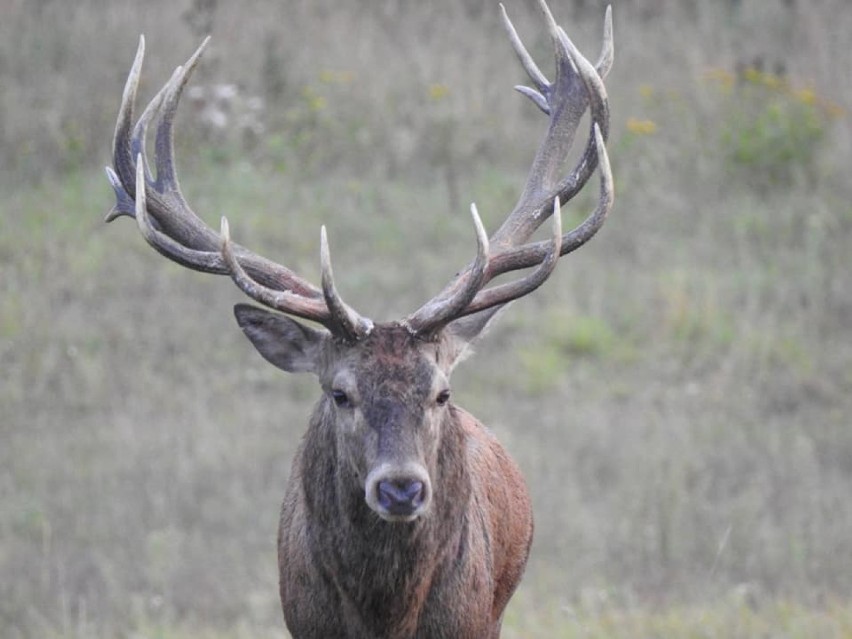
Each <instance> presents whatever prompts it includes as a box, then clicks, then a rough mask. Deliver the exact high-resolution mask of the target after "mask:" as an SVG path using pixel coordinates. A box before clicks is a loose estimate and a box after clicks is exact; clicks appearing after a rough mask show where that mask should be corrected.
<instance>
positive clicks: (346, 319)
mask: <svg viewBox="0 0 852 639" xmlns="http://www.w3.org/2000/svg"><path fill="white" fill-rule="evenodd" d="M320 267H321V270H322V293H323V296H324V297H325V303H326V306H327V307H328V311H329V316H330V320H331V321H332V322H334V323H335V324H336V325H337V330H333V331H332V332H333V333H335V334H342V335H343V336H344V338H346V339H348V340H350V341H351V340H356V339H358V338H360V337H362V336H364V335H369V334H370V331H372V330H373V322H372V321H371V320H369V319H367V318H364V317H361V316H360V315H358V313H356V312H355V310H353V309H352V308H351V307H350V306H349V305H348V304H346V302H344V301H343V298H342V297H340V294H339V293H338V292H337V288H336V287H335V285H334V273H333V272H332V270H331V252H330V251H329V249H328V236H327V235H326V232H325V225H323V226H322V227H321V228H320Z"/></svg>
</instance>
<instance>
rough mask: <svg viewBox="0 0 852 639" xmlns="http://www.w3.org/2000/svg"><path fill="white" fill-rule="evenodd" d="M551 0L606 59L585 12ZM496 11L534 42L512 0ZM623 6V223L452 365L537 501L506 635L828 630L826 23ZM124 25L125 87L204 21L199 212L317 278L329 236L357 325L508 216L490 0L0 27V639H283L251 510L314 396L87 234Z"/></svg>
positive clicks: (846, 320)
mask: <svg viewBox="0 0 852 639" xmlns="http://www.w3.org/2000/svg"><path fill="white" fill-rule="evenodd" d="M757 5H759V6H757ZM235 6H236V3H235ZM552 6H553V9H554V11H555V12H556V13H557V16H558V18H559V19H560V21H561V22H562V23H563V24H564V25H565V26H566V28H567V29H568V31H569V33H570V34H571V35H572V36H575V35H576V39H577V41H578V43H579V44H580V45H581V47H582V48H583V50H584V51H587V52H589V54H590V55H591V56H594V55H595V54H596V52H597V46H598V44H597V43H598V38H599V33H600V23H601V17H602V14H603V10H602V8H601V7H600V6H599V5H598V4H597V3H594V2H585V3H583V2H575V3H572V2H568V1H567V0H566V1H565V2H557V1H556V0H554V1H553V3H552ZM507 10H509V12H510V13H511V14H512V16H513V17H514V18H516V21H517V23H518V27H519V29H520V30H521V32H522V34H523V35H524V37H525V38H526V39H527V40H529V41H530V43H531V47H532V48H533V50H534V51H535V53H536V55H537V57H538V58H539V59H540V60H542V61H544V60H545V59H546V58H545V56H546V51H547V42H546V39H545V37H544V31H543V29H542V27H541V25H540V21H539V20H538V17H537V15H536V13H535V10H534V6H533V3H531V2H528V1H526V0H517V1H512V2H508V3H507ZM615 23H616V46H617V50H616V65H615V67H614V70H613V72H612V75H611V76H610V78H609V80H608V86H609V88H610V96H611V100H612V109H613V113H614V120H613V133H612V136H611V139H610V142H609V148H610V149H611V155H612V160H613V168H614V172H615V176H616V182H617V199H616V209H615V211H614V213H613V215H612V218H611V219H610V220H609V222H608V223H607V226H606V227H605V228H604V230H603V231H602V232H601V234H600V235H599V236H598V237H597V238H595V240H594V241H593V242H592V243H590V245H589V246H588V247H586V248H584V249H583V250H582V251H580V252H578V253H577V254H576V255H572V256H570V257H568V258H566V259H565V260H564V263H563V264H561V265H560V269H559V270H558V271H557V273H556V274H555V275H554V277H553V278H552V279H551V281H549V282H548V284H547V285H546V286H545V287H544V288H543V289H542V290H541V291H539V292H537V293H536V294H535V295H533V296H531V297H530V298H528V299H525V300H523V301H520V302H518V303H517V304H515V305H514V306H513V307H512V308H510V309H509V310H508V311H507V312H506V313H505V314H504V315H503V316H502V318H501V320H500V322H499V324H498V325H497V326H496V328H495V329H494V330H493V331H492V332H491V333H490V334H489V335H488V336H487V338H486V339H484V340H483V341H482V343H481V344H480V345H479V348H478V353H477V355H476V356H475V357H474V358H472V359H471V360H469V361H468V362H466V363H465V364H463V365H462V366H460V367H459V370H457V371H456V373H455V377H454V397H455V399H456V401H457V402H458V403H459V404H461V405H463V406H465V407H466V408H467V409H469V410H470V411H472V412H473V413H474V414H476V415H477V416H478V417H480V418H481V419H482V420H483V421H484V422H485V423H486V424H488V425H490V426H491V427H492V428H493V429H494V430H495V431H496V433H497V434H498V436H499V438H500V439H501V441H503V442H504V444H505V445H506V446H507V448H509V450H510V451H511V452H512V454H513V456H514V457H515V458H516V459H517V460H518V461H519V463H520V464H521V466H522V468H523V470H524V473H525V476H526V477H527V479H528V482H529V484H530V487H531V491H532V493H533V498H534V502H535V514H536V540H535V543H534V546H533V551H532V557H531V560H530V564H529V567H528V570H527V575H526V577H525V580H524V582H523V585H522V588H521V590H520V591H519V593H518V595H517V596H516V598H515V599H514V600H513V603H512V605H511V606H510V609H509V611H508V612H507V617H506V624H505V633H504V635H505V636H506V637H511V638H514V637H518V638H520V637H524V638H530V637H542V638H544V637H548V638H550V637H566V638H573V637H589V638H601V639H608V638H615V637H618V638H621V637H624V638H627V637H631V638H632V637H649V638H650V637H673V638H674V637H720V638H721V637H725V638H728V637H734V638H736V637H773V638H774V637H792V638H798V637H850V636H852V606H851V605H850V602H852V506H850V497H849V496H850V495H852V285H850V282H849V274H850V267H852V262H850V256H852V182H850V181H849V179H848V176H849V166H850V165H852V138H851V137H850V116H849V114H848V111H847V110H848V109H849V108H850V107H852V76H850V74H849V73H848V72H847V71H848V70H847V69H845V68H844V67H843V64H842V63H843V60H845V58H844V57H843V56H844V55H845V53H844V52H845V51H846V50H847V49H848V45H849V44H850V43H849V36H848V34H849V33H852V12H850V11H849V10H848V9H847V8H845V5H844V3H843V2H841V1H840V0H816V1H814V2H812V3H809V4H808V5H807V6H805V5H804V4H802V3H798V2H793V3H784V2H780V0H779V2H777V3H775V2H766V3H742V4H738V3H728V2H722V1H721V0H720V1H718V2H713V3H701V4H699V3H674V2H653V1H651V0H644V1H640V0H636V1H635V2H624V3H622V4H618V3H617V4H616V6H615ZM225 25H232V26H230V27H226V26H225ZM140 31H144V32H145V33H146V37H147V40H148V51H149V53H148V58H149V62H150V64H149V66H147V67H146V71H145V76H144V77H145V80H144V84H143V91H144V92H145V95H146V96H149V95H151V94H152V93H153V91H154V90H155V89H156V88H157V87H158V86H159V83H160V82H162V81H164V80H165V79H166V78H167V76H168V73H169V69H170V66H172V65H176V64H178V63H179V62H181V61H182V60H183V59H184V57H185V56H186V55H188V54H189V53H190V52H191V50H192V48H193V47H194V45H195V43H196V42H197V40H198V39H199V35H200V33H202V32H206V31H211V32H212V33H213V35H214V41H213V42H214V44H213V48H212V49H211V51H210V56H209V60H207V61H206V62H205V63H204V66H203V67H202V70H201V73H200V75H199V79H198V83H199V85H200V86H209V85H211V84H214V83H236V84H237V85H238V92H239V94H240V95H241V96H244V99H243V100H242V102H241V105H242V106H240V107H239V109H242V110H241V111H238V112H236V114H235V113H231V114H229V118H230V122H231V128H229V129H226V130H224V131H223V130H219V129H217V128H215V127H213V126H211V125H204V124H203V123H200V122H199V119H200V116H199V115H197V113H198V112H196V111H194V110H193V107H192V105H190V104H189V103H187V104H186V105H185V112H183V113H182V117H181V118H180V119H179V122H178V135H179V146H180V148H179V163H180V166H181V184H182V187H183V189H184V191H185V192H186V193H187V195H188V198H189V200H190V202H191V203H192V204H193V206H194V208H195V209H196V210H197V211H198V212H199V213H200V214H201V215H202V216H203V217H204V218H205V219H206V220H207V221H208V223H211V224H215V223H216V221H217V220H218V219H219V216H220V215H223V214H226V215H227V216H228V217H229V219H230V221H231V228H232V233H233V235H234V238H235V240H236V241H238V242H240V243H242V244H246V245H248V246H251V247H252V248H254V249H256V250H257V251H258V252H261V253H262V254H265V255H268V256H269V257H271V258H273V259H276V260H279V261H282V262H285V263H287V264H288V265H289V266H291V267H293V268H295V269H296V270H297V271H299V272H300V273H303V274H304V275H306V276H307V277H310V278H312V279H313V280H314V281H317V280H318V271H319V267H318V262H319V254H318V253H319V251H318V247H319V227H320V225H321V224H326V225H327V226H328V229H329V240H330V243H331V245H332V251H333V253H334V258H335V267H336V274H337V280H338V285H339V287H340V289H341V290H342V292H343V294H344V296H345V297H346V299H347V300H348V301H351V302H352V303H353V305H354V306H355V307H356V308H358V309H359V310H360V311H362V312H364V313H365V314H368V315H370V316H372V317H375V318H377V319H389V318H393V317H398V316H401V315H403V314H405V313H407V312H409V311H411V310H412V309H414V308H416V307H417V306H418V304H419V303H420V302H422V301H423V300H424V299H426V298H427V297H428V296H430V295H431V294H434V292H435V291H436V290H437V289H438V288H439V287H440V285H441V283H443V282H445V281H446V280H447V279H448V278H449V277H450V276H451V275H452V273H453V272H454V271H455V269H457V268H459V267H460V266H462V265H463V264H465V263H466V261H467V260H468V259H469V258H470V257H471V256H472V251H473V237H472V231H471V229H470V228H469V219H468V216H467V214H466V209H467V206H468V202H469V201H471V200H475V201H476V202H477V205H478V207H479V210H480V212H481V213H482V214H483V218H484V221H485V224H486V226H487V227H488V228H489V229H491V230H493V229H495V228H496V227H497V225H499V223H500V221H501V219H502V217H503V216H505V215H506V214H507V212H508V211H509V210H510V209H511V206H512V204H513V203H514V199H515V198H516V197H517V194H518V189H519V188H520V186H521V185H522V184H523V180H524V175H525V172H526V167H527V164H528V162H529V160H530V158H531V156H532V154H533V152H534V149H535V145H536V144H537V141H538V139H539V136H540V135H541V132H542V127H543V126H544V121H543V119H542V118H541V117H540V116H539V115H538V114H537V113H536V112H535V109H534V108H532V107H531V106H530V105H528V104H525V103H524V102H523V100H522V99H521V98H520V97H518V96H515V95H513V94H512V91H511V86H512V85H513V84H515V83H517V82H519V81H521V73H520V71H519V69H518V68H517V64H516V63H515V61H514V60H513V59H512V57H511V52H510V50H509V47H508V45H507V44H506V42H505V38H504V36H503V33H502V32H501V30H500V28H499V22H498V14H497V11H496V8H495V7H493V6H492V5H491V3H479V2H475V1H474V0H467V1H465V2H455V3H450V2H440V3H439V2H435V3H418V4H417V5H416V6H411V7H408V6H407V5H405V3H398V2H390V1H389V2H387V3H376V4H375V5H370V8H369V9H367V8H364V9H362V10H358V9H356V8H353V7H349V8H347V7H337V3H333V2H331V0H328V1H325V0H322V1H321V0H315V1H314V2H297V1H295V0H293V1H290V2H285V3H272V2H269V1H268V0H257V2H255V3H252V11H248V12H237V11H236V9H234V8H232V7H231V6H230V5H225V4H224V3H220V4H217V3H204V2H186V3H184V5H181V8H180V9H179V10H175V9H174V8H172V5H171V4H169V3H165V2H151V3H146V5H145V6H144V7H142V6H137V5H136V4H135V3H129V2H127V3H124V2H115V3H108V6H106V5H105V4H104V3H99V2H95V0H80V1H79V2H77V3H60V2H55V1H54V2H51V1H50V0H44V1H42V2H26V3H25V2H17V3H12V6H11V8H10V10H9V12H8V16H6V17H4V20H3V21H2V24H0V86H2V87H3V89H4V91H3V92H2V93H0V123H2V130H0V162H2V164H0V363H2V370H3V376H2V381H0V636H2V637H3V638H6V637H8V638H9V639H24V638H27V639H29V638H44V637H69V638H71V637H74V638H100V637H104V638H106V637H127V638H134V639H139V638H142V637H144V638H146V639H155V638H162V639H184V638H189V637H193V638H201V639H205V638H209V639H220V638H221V639H224V638H225V637H230V638H245V639H249V638H252V639H253V638H255V637H283V636H285V634H284V632H285V631H284V627H283V623H282V622H281V619H280V607H279V604H278V602H277V585H276V579H277V575H276V567H275V548H274V539H275V529H276V524H277V521H276V520H277V514H278V506H279V502H280V499H281V496H282V495H283V486H284V482H285V481H286V478H287V475H288V470H289V463H290V460H291V458H292V455H293V452H294V450H295V447H296V446H297V444H298V441H299V438H300V436H301V433H302V431H303V430H304V426H305V423H306V419H307V416H308V414H309V412H310V407H311V405H312V404H313V402H314V401H315V400H316V398H317V397H318V390H317V389H316V388H315V383H314V382H313V380H312V379H308V378H302V377H295V376H284V375H282V374H279V372H278V371H276V370H274V369H272V367H270V366H269V365H268V364H266V362H264V361H263V360H262V359H261V358H259V357H258V356H257V355H256V353H255V352H254V350H253V349H252V348H251V346H250V345H249V343H248V342H247V341H246V340H245V339H244V338H243V337H242V336H241V335H240V331H239V330H238V328H237V327H236V325H235V323H234V321H233V319H232V315H231V310H230V308H231V306H232V304H233V303H235V302H238V301H242V298H241V295H240V294H239V292H238V291H237V290H236V289H235V287H234V286H233V285H232V284H231V283H230V282H228V281H227V280H226V279H224V278H215V277H211V276H204V275H200V274H196V273H189V272H186V271H184V270H182V269H181V268H179V267H177V266H176V265H174V264H171V263H168V262H167V261H166V260H163V259H161V258H159V257H158V256H157V255H156V254H154V253H153V252H152V251H151V250H150V249H149V248H148V247H147V245H145V243H144V241H143V240H142V238H141V237H139V234H138V232H137V231H136V229H135V227H134V225H133V224H132V223H129V222H128V221H127V220H120V221H117V222H115V223H114V224H112V225H104V224H102V221H101V220H102V217H103V214H104V213H105V212H106V211H107V209H108V208H109V206H110V205H111V204H112V201H111V198H112V195H111V193H110V190H109V187H108V185H107V182H106V180H105V178H104V177H103V173H102V170H101V166H102V165H103V164H105V163H106V162H107V161H108V153H109V151H108V148H109V143H110V140H111V134H112V126H113V124H112V122H111V118H113V117H114V114H115V110H116V109H117V105H118V101H119V98H120V92H121V87H122V83H123V74H124V73H126V70H127V68H128V67H129V64H130V62H131V59H132V55H133V52H134V49H135V46H136V38H137V35H138V33H139V32H140ZM250 98H258V99H260V102H259V103H252V102H250ZM257 104H260V105H261V106H260V107H257ZM252 105H255V106H252ZM235 108H237V107H235ZM249 112H250V113H249ZM193 113H196V116H195V117H193ZM239 114H242V115H245V116H246V117H248V115H251V117H252V118H253V119H252V120H250V121H249V122H248V124H246V123H245V121H244V120H241V122H242V123H243V124H238V123H237V120H238V119H239V118H238V117H237V115H239ZM591 191H592V192H591V193H589V194H583V195H581V196H580V197H579V198H577V201H576V202H575V203H574V204H572V206H571V207H570V210H569V211H567V212H566V220H578V219H580V218H581V217H582V215H583V214H584V212H585V211H586V210H587V208H588V207H589V206H591V205H592V204H593V197H594V191H595V189H592V190H591Z"/></svg>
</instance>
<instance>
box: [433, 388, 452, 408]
mask: <svg viewBox="0 0 852 639" xmlns="http://www.w3.org/2000/svg"><path fill="white" fill-rule="evenodd" d="M448 401H450V389H448V388H447V389H444V390H442V391H441V392H440V393H438V396H437V397H436V398H435V403H436V404H438V406H443V405H444V404H446V403H447V402H448Z"/></svg>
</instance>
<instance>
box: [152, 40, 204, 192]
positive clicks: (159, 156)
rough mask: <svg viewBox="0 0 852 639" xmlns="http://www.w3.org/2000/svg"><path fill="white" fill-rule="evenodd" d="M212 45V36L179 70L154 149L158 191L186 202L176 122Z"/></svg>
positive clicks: (163, 106) (166, 100)
mask: <svg viewBox="0 0 852 639" xmlns="http://www.w3.org/2000/svg"><path fill="white" fill-rule="evenodd" d="M209 42H210V36H207V37H206V38H204V40H203V41H202V42H201V44H200V45H199V46H198V48H197V49H196V50H195V53H193V54H192V55H191V56H190V58H189V60H187V61H186V64H184V65H182V66H180V67H178V68H177V70H176V71H175V73H174V75H173V76H172V78H171V80H169V83H168V84H167V85H166V87H165V97H164V99H163V102H162V103H161V106H160V125H159V126H158V127H157V136H156V140H155V146H154V155H155V161H156V164H157V189H158V190H159V191H163V192H171V193H174V195H175V196H176V197H177V198H179V199H180V200H181V201H183V196H182V194H181V192H180V186H179V185H178V180H177V172H176V170H175V164H174V156H175V144H174V119H175V115H176V114H177V108H178V103H179V102H180V98H181V95H183V89H184V87H185V86H186V83H187V82H188V81H189V78H190V76H191V75H192V73H193V71H195V67H196V66H197V65H198V61H199V60H200V59H201V54H203V53H204V50H205V49H206V48H207V45H208V43H209Z"/></svg>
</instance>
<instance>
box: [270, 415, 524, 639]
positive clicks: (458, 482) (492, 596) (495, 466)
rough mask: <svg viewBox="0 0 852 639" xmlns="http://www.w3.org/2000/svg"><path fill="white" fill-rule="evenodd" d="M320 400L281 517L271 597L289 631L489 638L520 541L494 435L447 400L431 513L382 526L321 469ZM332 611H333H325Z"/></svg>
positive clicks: (326, 444) (520, 562) (516, 479)
mask: <svg viewBox="0 0 852 639" xmlns="http://www.w3.org/2000/svg"><path fill="white" fill-rule="evenodd" d="M329 409H330V407H329V406H322V405H320V406H319V407H318V408H317V411H316V413H315V414H314V417H313V419H312V421H311V426H310V428H309V431H308V435H307V437H306V439H305V442H304V444H303V446H302V448H301V449H300V451H299V453H298V454H297V456H296V459H295V461H294V467H293V471H292V476H291V478H290V482H289V486H288V490H287V496H286V498H285V501H284V506H283V509H282V513H281V527H280V532H279V542H278V544H279V545H278V548H279V553H278V556H279V567H280V574H281V600H282V602H284V615H285V618H286V620H287V625H288V628H289V629H290V631H291V632H292V633H293V635H294V636H295V637H306V638H310V637H316V638H317V639H319V638H321V637H322V638H332V637H341V638H343V637H352V638H355V637H358V638H361V637H383V638H387V639H397V638H400V639H401V638H409V637H482V638H489V637H497V636H499V628H500V620H501V616H502V613H503V610H504V608H505V606H506V604H507V603H508V601H509V597H510V596H511V594H512V593H513V592H514V590H515V587H516V586H517V584H518V583H519V581H520V579H521V575H522V573H523V569H524V565H525V564H526V560H527V555H528V552H529V546H530V542H531V541H532V512H531V509H530V502H529V497H528V495H527V491H526V487H525V485H524V482H523V479H522V477H521V475H520V472H519V471H518V469H517V467H516V465H515V464H514V462H512V460H511V459H510V458H509V456H508V455H507V454H506V452H505V451H504V450H503V448H502V446H501V445H500V444H499V442H497V440H496V439H495V438H494V437H493V436H492V435H491V434H490V433H488V432H487V431H486V430H485V428H484V427H483V426H482V425H481V424H480V423H478V422H477V421H476V420H475V419H474V418H473V417H471V416H470V415H469V414H468V413H466V412H464V411H462V410H461V409H457V408H455V407H451V408H450V410H449V411H448V413H449V414H448V416H447V418H446V420H445V421H444V423H443V424H442V426H441V428H442V442H441V444H440V447H439V450H438V457H437V469H436V470H437V472H436V474H435V481H436V482H437V483H439V485H441V487H442V489H441V491H440V494H436V496H435V498H434V503H433V504H432V509H433V514H432V515H431V516H428V517H423V518H421V519H419V520H418V521H417V522H415V523H414V524H412V525H409V526H404V527H399V526H387V525H385V526H382V525H379V524H378V522H376V521H374V517H375V515H374V514H373V513H372V512H371V511H370V510H369V509H368V508H367V506H366V505H365V503H364V497H363V490H359V488H360V486H359V485H358V482H357V478H356V477H354V476H351V475H350V476H344V477H341V476H336V475H329V474H327V471H328V469H329V468H333V467H334V466H335V465H336V464H335V462H336V460H335V459H334V456H335V453H334V450H335V447H334V439H335V433H334V427H333V424H331V423H329V421H330V420H329V418H328V413H327V411H328V410H329ZM329 611H335V614H329Z"/></svg>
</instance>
